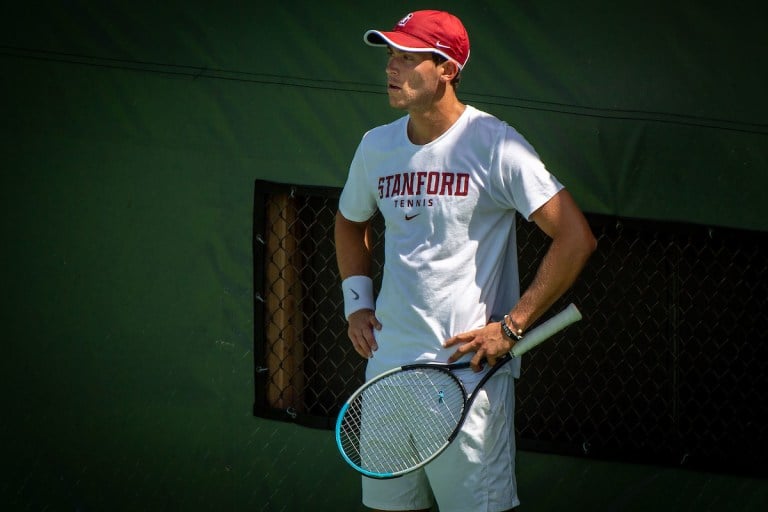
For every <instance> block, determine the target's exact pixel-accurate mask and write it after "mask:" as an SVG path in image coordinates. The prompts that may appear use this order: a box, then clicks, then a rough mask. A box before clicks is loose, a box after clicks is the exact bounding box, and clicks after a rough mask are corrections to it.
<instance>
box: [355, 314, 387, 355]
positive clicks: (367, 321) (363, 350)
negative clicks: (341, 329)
mask: <svg viewBox="0 0 768 512" xmlns="http://www.w3.org/2000/svg"><path fill="white" fill-rule="evenodd" d="M381 327H382V326H381V322H379V320H378V318H376V315H375V314H374V312H373V310H370V309H361V310H360V311H356V312H354V313H352V314H351V315H349V328H348V330H347V335H348V336H349V339H350V340H351V341H352V346H353V347H354V349H355V352H357V353H358V354H360V355H361V356H362V357H364V358H366V359H370V358H372V357H373V353H374V352H375V351H376V350H378V348H379V346H378V344H377V343H376V337H375V336H374V334H373V331H374V329H375V330H378V331H380V330H381Z"/></svg>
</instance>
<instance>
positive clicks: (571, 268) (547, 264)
mask: <svg viewBox="0 0 768 512" xmlns="http://www.w3.org/2000/svg"><path fill="white" fill-rule="evenodd" d="M593 250H594V249H593V246H592V245H591V244H590V243H589V242H588V241H585V242H582V243H579V241H575V242H574V241H570V242H569V241H565V240H559V239H555V240H553V241H552V243H551V245H550V247H549V249H548V250H547V252H546V253H545V255H544V258H543V259H542V260H541V263H540V264H539V267H538V269H537V271H536V274H535V276H534V278H533V281H531V284H530V285H529V286H528V288H526V289H525V290H524V291H523V294H522V295H521V297H520V300H519V301H518V303H517V304H516V305H515V307H514V308H513V310H512V311H511V312H510V318H511V319H512V322H513V324H514V325H515V326H517V327H518V328H520V329H522V330H523V331H526V330H528V328H529V327H530V326H531V325H533V323H534V322H536V320H537V319H538V318H540V317H541V316H542V315H543V314H544V313H546V312H547V310H549V308H550V307H552V305H553V304H554V303H555V302H556V301H557V299H559V298H560V297H562V295H563V294H564V293H565V292H566V291H568V289H569V288H570V287H571V286H572V285H573V283H574V282H575V281H576V279H577V278H578V276H579V274H580V273H581V271H582V269H583V268H584V266H585V265H586V263H587V261H588V259H589V256H590V255H591V254H592V251H593Z"/></svg>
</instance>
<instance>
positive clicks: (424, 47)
mask: <svg viewBox="0 0 768 512" xmlns="http://www.w3.org/2000/svg"><path fill="white" fill-rule="evenodd" d="M363 40H364V41H365V43H366V44H368V45H370V46H394V47H395V48H397V49H398V50H401V51H404V52H432V51H434V49H433V48H432V47H431V46H430V45H429V44H427V43H425V42H424V41H422V40H421V39H419V38H418V37H413V36H411V35H408V34H404V33H402V32H381V31H379V30H369V31H368V32H366V33H365V34H364V35H363Z"/></svg>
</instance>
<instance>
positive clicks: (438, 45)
mask: <svg viewBox="0 0 768 512" xmlns="http://www.w3.org/2000/svg"><path fill="white" fill-rule="evenodd" d="M435 46H437V47H438V48H448V49H449V50H450V49H451V47H450V46H447V45H444V44H443V43H441V42H440V41H436V42H435Z"/></svg>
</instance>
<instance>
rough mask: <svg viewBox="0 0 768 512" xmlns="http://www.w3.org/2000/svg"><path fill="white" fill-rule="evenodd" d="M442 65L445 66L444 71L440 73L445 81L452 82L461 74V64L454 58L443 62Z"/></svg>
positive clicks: (441, 78)
mask: <svg viewBox="0 0 768 512" xmlns="http://www.w3.org/2000/svg"><path fill="white" fill-rule="evenodd" d="M440 66H441V67H442V68H443V69H442V73H441V74H440V80H442V81H443V82H445V83H450V82H451V80H453V79H454V78H456V75H458V74H459V65H458V64H456V63H455V62H453V61H452V60H446V61H445V62H442V63H441V64H440Z"/></svg>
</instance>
